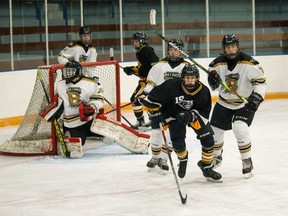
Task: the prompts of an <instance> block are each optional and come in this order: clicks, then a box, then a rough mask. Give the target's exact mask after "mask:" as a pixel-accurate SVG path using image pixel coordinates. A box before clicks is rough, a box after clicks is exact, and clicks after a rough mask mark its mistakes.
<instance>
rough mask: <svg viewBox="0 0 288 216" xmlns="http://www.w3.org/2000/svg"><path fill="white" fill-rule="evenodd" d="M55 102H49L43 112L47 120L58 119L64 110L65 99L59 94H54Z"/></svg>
mask: <svg viewBox="0 0 288 216" xmlns="http://www.w3.org/2000/svg"><path fill="white" fill-rule="evenodd" d="M53 101H54V102H52V103H50V104H48V105H47V106H46V107H45V108H44V109H43V110H42V111H41V112H40V116H42V117H43V118H44V119H45V120H46V121H52V120H54V119H58V118H59V117H60V116H61V114H62V113H63V111H64V104H63V100H62V99H61V98H59V97H58V96H57V95H54V100H53Z"/></svg>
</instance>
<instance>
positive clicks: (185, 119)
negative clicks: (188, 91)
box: [176, 111, 197, 125]
mask: <svg viewBox="0 0 288 216" xmlns="http://www.w3.org/2000/svg"><path fill="white" fill-rule="evenodd" d="M176 119H177V121H178V123H179V124H181V125H188V124H190V123H191V122H195V121H196V120H197V114H196V113H195V112H194V111H182V112H179V113H178V114H177V115H176Z"/></svg>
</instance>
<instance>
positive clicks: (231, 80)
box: [225, 73, 240, 93]
mask: <svg viewBox="0 0 288 216" xmlns="http://www.w3.org/2000/svg"><path fill="white" fill-rule="evenodd" d="M239 78H240V75H239V74H238V73H237V74H228V75H226V76H225V81H226V84H227V85H228V86H229V88H230V89H231V90H232V91H234V92H236V90H237V89H238V80H239ZM225 91H226V92H227V93H228V92H229V91H228V90H225Z"/></svg>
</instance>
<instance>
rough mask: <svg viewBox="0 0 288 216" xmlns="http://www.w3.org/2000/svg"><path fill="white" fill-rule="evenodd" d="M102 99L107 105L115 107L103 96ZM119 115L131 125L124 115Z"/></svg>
mask: <svg viewBox="0 0 288 216" xmlns="http://www.w3.org/2000/svg"><path fill="white" fill-rule="evenodd" d="M104 100H105V101H106V103H107V104H108V105H109V106H111V107H112V108H113V109H114V108H115V107H114V106H113V104H112V103H111V102H110V101H109V100H108V99H107V98H105V97H104ZM121 117H122V118H123V119H124V120H125V121H126V122H127V123H128V124H129V125H130V127H132V126H133V125H132V124H131V122H130V121H129V120H128V119H127V118H126V117H125V116H123V115H122V114H121Z"/></svg>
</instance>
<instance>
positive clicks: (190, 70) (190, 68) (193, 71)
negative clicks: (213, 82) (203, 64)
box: [181, 64, 199, 92]
mask: <svg viewBox="0 0 288 216" xmlns="http://www.w3.org/2000/svg"><path fill="white" fill-rule="evenodd" d="M186 76H195V77H196V78H197V81H196V82H195V83H194V84H191V83H190V84H187V83H185V80H184V78H185V77H186ZM181 77H182V79H183V85H184V86H185V88H186V89H187V90H188V91H189V92H192V91H194V89H195V87H196V84H197V83H198V80H199V70H198V68H197V67H196V66H195V65H194V64H193V65H192V64H187V65H185V66H184V68H183V69H182V73H181Z"/></svg>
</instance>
